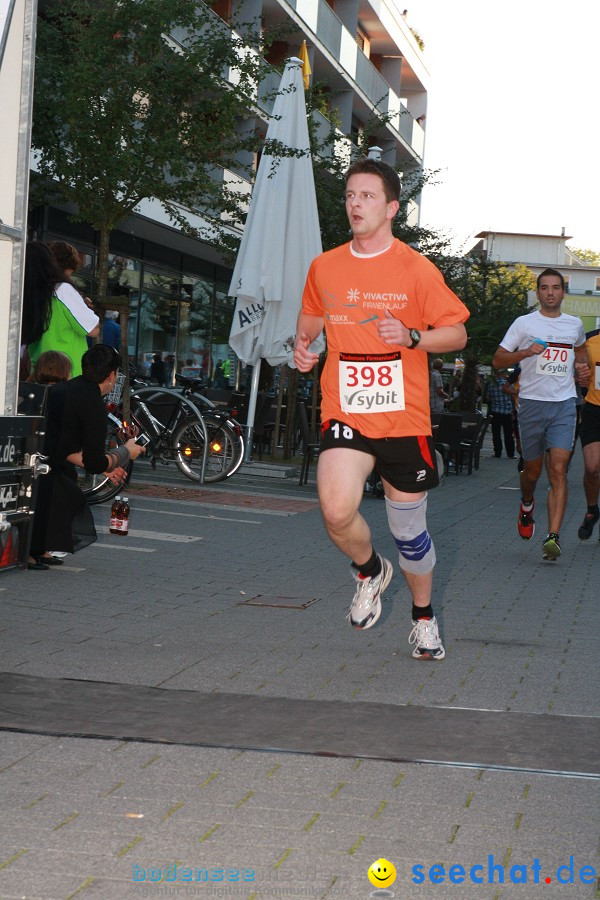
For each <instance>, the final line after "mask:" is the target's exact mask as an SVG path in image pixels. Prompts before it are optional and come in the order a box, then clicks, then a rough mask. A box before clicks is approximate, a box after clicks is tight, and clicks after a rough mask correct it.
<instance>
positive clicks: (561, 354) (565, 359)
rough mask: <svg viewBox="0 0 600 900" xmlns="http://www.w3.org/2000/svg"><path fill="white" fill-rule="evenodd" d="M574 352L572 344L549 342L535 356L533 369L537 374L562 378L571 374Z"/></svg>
mask: <svg viewBox="0 0 600 900" xmlns="http://www.w3.org/2000/svg"><path fill="white" fill-rule="evenodd" d="M574 362H575V353H574V351H573V346H572V344H552V343H549V344H548V346H547V347H546V349H545V350H544V352H543V353H540V355H539V356H537V357H536V361H535V371H536V374H537V375H552V376H553V377H555V378H556V377H559V378H564V377H565V376H566V375H572V374H573V363H574Z"/></svg>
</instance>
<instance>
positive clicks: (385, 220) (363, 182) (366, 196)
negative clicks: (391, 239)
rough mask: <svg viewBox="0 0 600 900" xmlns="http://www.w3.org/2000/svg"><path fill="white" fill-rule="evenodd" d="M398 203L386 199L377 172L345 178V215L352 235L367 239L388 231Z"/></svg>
mask: <svg viewBox="0 0 600 900" xmlns="http://www.w3.org/2000/svg"><path fill="white" fill-rule="evenodd" d="M399 205H400V204H399V203H398V201H397V200H392V201H391V202H390V203H388V201H387V200H386V199H385V192H384V190H383V182H382V180H381V178H379V176H378V175H367V174H358V175H352V176H351V177H350V178H349V179H348V184H347V186H346V214H347V216H348V221H349V222H350V227H351V229H352V234H354V235H355V237H360V238H369V237H374V236H375V235H377V234H379V233H384V232H391V223H392V219H393V218H394V216H395V215H396V213H397V212H398V207H399Z"/></svg>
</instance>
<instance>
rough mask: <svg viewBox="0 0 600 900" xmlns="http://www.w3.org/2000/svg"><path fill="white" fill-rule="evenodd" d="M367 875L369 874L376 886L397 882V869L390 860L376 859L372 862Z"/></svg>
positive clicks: (385, 885) (382, 886)
mask: <svg viewBox="0 0 600 900" xmlns="http://www.w3.org/2000/svg"><path fill="white" fill-rule="evenodd" d="M367 875H368V876H369V881H370V882H371V884H373V885H374V886H375V887H380V888H385V887H389V885H390V884H393V883H394V882H395V880H396V869H395V868H394V866H393V864H392V863H391V862H389V860H387V859H376V860H375V862H374V863H371V865H370V866H369V871H368V872H367Z"/></svg>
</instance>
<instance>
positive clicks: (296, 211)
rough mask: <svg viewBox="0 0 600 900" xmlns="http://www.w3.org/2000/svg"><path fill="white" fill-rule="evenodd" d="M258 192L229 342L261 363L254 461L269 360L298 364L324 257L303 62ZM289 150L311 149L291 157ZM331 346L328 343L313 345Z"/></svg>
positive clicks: (287, 88) (288, 90)
mask: <svg viewBox="0 0 600 900" xmlns="http://www.w3.org/2000/svg"><path fill="white" fill-rule="evenodd" d="M265 146H266V151H267V152H264V153H263V155H262V157H261V160H260V164H259V167H258V172H257V176H256V182H255V184H254V189H253V191H252V198H251V201H250V208H249V211H248V217H247V219H246V225H245V228H244V234H243V237H242V241H241V244H240V249H239V251H238V255H237V259H236V264H235V268H234V270H233V276H232V278H231V286H230V289H229V293H230V295H231V296H232V297H236V298H237V302H236V306H235V311H234V315H233V322H232V326H231V332H230V336H229V343H230V345H231V347H232V349H233V350H234V351H235V353H236V355H237V356H238V357H239V358H240V359H241V360H242V361H243V362H245V363H248V364H250V365H252V366H254V371H253V375H252V386H251V392H250V402H249V406H248V419H247V424H248V446H247V449H246V461H247V460H248V459H249V458H250V452H251V449H252V437H253V430H254V429H253V426H254V413H255V409H256V397H257V393H258V377H259V374H260V363H261V359H266V360H268V362H269V363H270V364H271V365H273V366H276V365H280V364H282V363H288V365H293V344H294V338H295V334H296V320H297V318H298V313H299V311H300V305H301V300H302V289H303V287H304V282H305V280H306V275H307V273H308V268H309V266H310V263H311V262H312V260H313V259H314V258H315V256H318V255H319V253H321V250H322V245H321V232H320V229H319V217H318V213H317V197H316V192H315V183H314V177H313V169H312V160H311V156H310V152H309V137H308V125H307V122H306V105H305V102H304V86H303V79H302V60H300V59H297V58H295V57H292V58H291V59H289V60H288V61H287V63H286V66H285V69H284V72H283V75H282V77H281V82H280V85H279V92H278V94H277V97H276V99H275V104H274V107H273V113H272V117H271V121H270V122H269V126H268V129H267V135H266V145H265ZM278 148H280V151H281V153H285V150H286V148H289V149H290V150H292V151H293V150H300V151H303V153H302V155H300V156H283V155H279V150H278ZM313 349H314V350H315V352H317V353H318V352H321V351H322V350H323V349H324V342H323V339H322V338H320V339H319V340H318V341H316V342H315V344H314V345H313Z"/></svg>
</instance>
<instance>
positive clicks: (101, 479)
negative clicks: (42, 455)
mask: <svg viewBox="0 0 600 900" xmlns="http://www.w3.org/2000/svg"><path fill="white" fill-rule="evenodd" d="M124 443H125V440H124V439H123V436H122V434H121V432H120V422H119V421H118V420H117V419H113V417H112V416H109V419H108V428H107V431H106V444H105V447H106V449H107V450H116V448H117V447H120V446H121V445H122V444H124ZM132 468H133V462H130V463H129V465H128V466H127V478H126V479H125V482H123V483H121V484H113V482H112V481H111V480H110V478H108V477H107V476H106V475H104V474H102V475H91V474H90V473H89V472H86V471H85V469H79V468H78V469H77V484H78V485H79V487H80V488H81V490H82V491H83V493H84V494H85V496H86V498H87V502H88V503H89V504H90V506H93V505H95V504H96V503H105V502H106V500H112V498H113V497H116V495H117V494H118V493H119V491H120V490H122V488H123V484H126V483H127V482H128V481H129V478H130V476H131V470H132Z"/></svg>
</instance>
